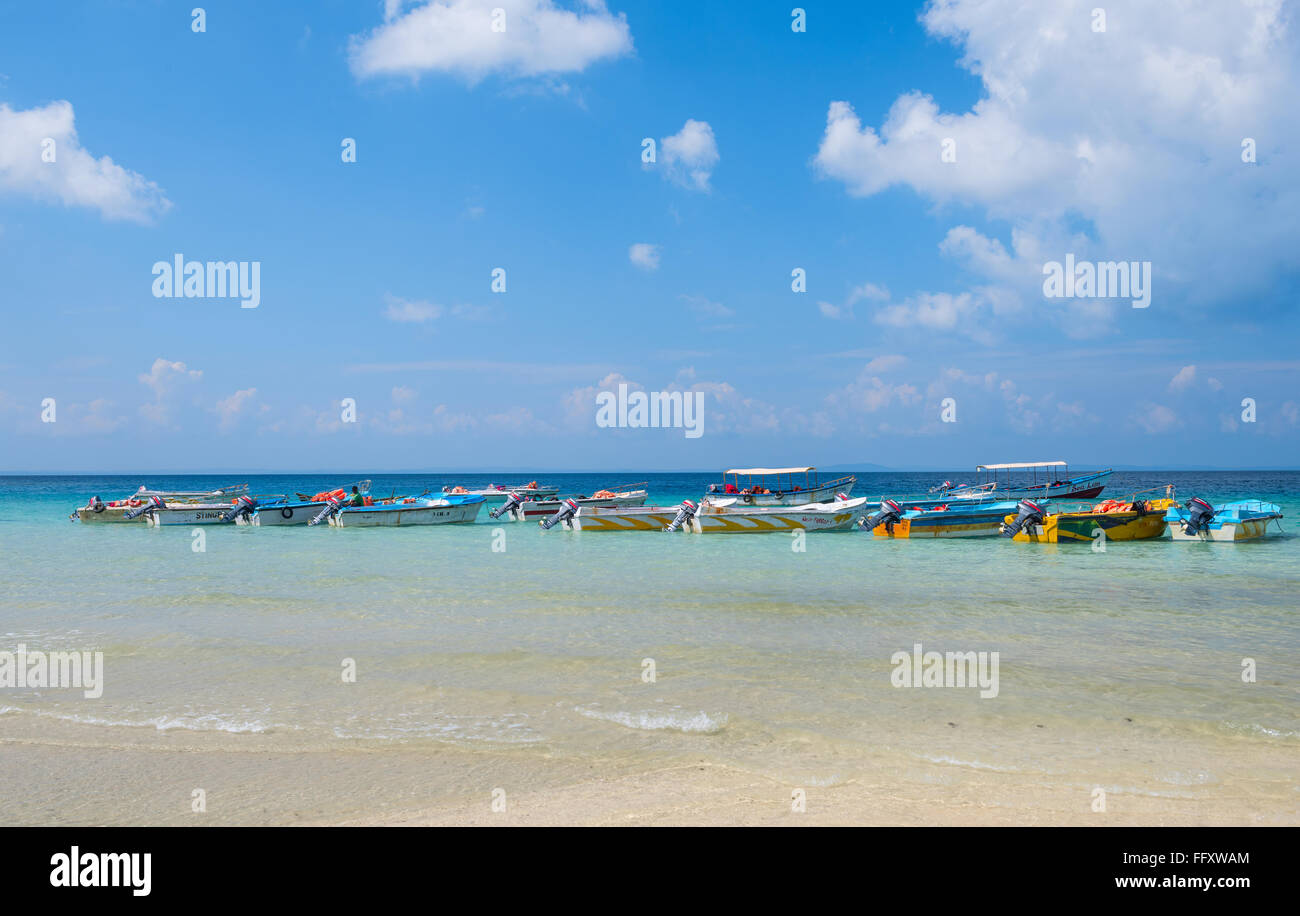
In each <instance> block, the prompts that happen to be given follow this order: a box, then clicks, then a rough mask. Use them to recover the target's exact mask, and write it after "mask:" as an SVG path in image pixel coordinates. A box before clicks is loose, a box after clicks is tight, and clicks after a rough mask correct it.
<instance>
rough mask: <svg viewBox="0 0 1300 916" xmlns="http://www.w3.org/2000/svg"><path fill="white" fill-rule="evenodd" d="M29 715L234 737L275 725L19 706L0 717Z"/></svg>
mask: <svg viewBox="0 0 1300 916" xmlns="http://www.w3.org/2000/svg"><path fill="white" fill-rule="evenodd" d="M10 713H26V714H28V715H33V716H41V717H43V718H47V719H58V720H59V721H61V722H75V723H77V724H78V725H101V726H106V727H109V728H151V727H152V728H156V729H157V730H158V731H160V732H165V731H170V730H171V729H174V728H179V729H184V730H186V731H195V732H208V731H218V732H228V733H230V734H234V735H242V734H262V733H264V732H269V731H271V730H272V728H273V726H271V725H267V724H266V723H264V722H259V721H257V720H255V719H253V720H240V719H232V718H228V717H226V716H220V715H216V714H215V713H209V714H205V715H198V716H194V715H183V716H154V717H153V718H150V719H143V720H138V721H133V720H130V719H103V718H100V717H98V716H80V715H73V714H71V713H60V712H48V711H46V710H40V709H22V708H20V707H17V706H3V707H0V715H8V714H10Z"/></svg>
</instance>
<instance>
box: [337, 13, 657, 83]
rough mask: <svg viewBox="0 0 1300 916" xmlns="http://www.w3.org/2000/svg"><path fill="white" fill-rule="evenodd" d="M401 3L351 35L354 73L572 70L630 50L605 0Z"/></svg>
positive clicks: (622, 22) (470, 76)
mask: <svg viewBox="0 0 1300 916" xmlns="http://www.w3.org/2000/svg"><path fill="white" fill-rule="evenodd" d="M404 6H405V4H403V3H401V2H394V0H386V2H385V6H384V24H383V25H380V26H378V27H377V28H375V29H374V30H372V31H371V32H369V33H367V34H365V35H354V36H353V37H352V41H351V46H350V58H351V65H352V72H353V73H354V74H355V75H356V76H357V77H359V78H367V77H375V76H406V77H410V78H412V79H416V78H418V77H419V76H420V75H421V74H424V73H450V74H455V75H457V76H460V77H462V78H464V79H466V80H468V81H469V82H470V83H476V82H478V81H479V80H481V79H483V78H484V77H485V76H487V75H489V74H492V73H499V74H502V75H505V76H522V77H532V76H543V75H547V74H555V73H572V72H577V71H581V70H584V69H586V68H587V67H588V66H590V65H591V64H593V63H595V62H597V61H600V60H604V59H607V58H616V57H620V56H622V55H624V54H629V53H631V51H632V33H631V31H630V30H629V29H628V25H627V19H626V18H625V17H624V15H623V14H622V13H619V14H617V15H614V14H612V13H610V12H609V10H608V9H607V8H606V6H605V4H604V2H603V0H583V2H582V3H581V4H580V8H578V9H572V10H571V9H565V8H564V7H562V6H561V5H559V4H557V3H555V2H553V0H442V2H430V3H425V4H423V5H421V6H418V7H415V8H414V9H411V10H409V11H407V12H403V8H404ZM495 9H501V10H504V11H505V28H504V30H499V31H493V16H494V14H493V11H494V10H495Z"/></svg>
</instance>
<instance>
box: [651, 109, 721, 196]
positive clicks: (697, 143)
mask: <svg viewBox="0 0 1300 916" xmlns="http://www.w3.org/2000/svg"><path fill="white" fill-rule="evenodd" d="M720 158H721V157H720V156H719V155H718V143H717V141H716V140H715V139H714V137H713V128H712V127H710V126H709V122H708V121H696V120H695V119H693V118H688V119H687V121H686V123H685V124H684V125H683V126H682V129H681V130H680V131H678V132H677V133H675V134H673V135H672V136H671V137H664V138H663V139H662V140H660V141H659V162H660V163H661V164H662V165H663V167H664V173H665V174H666V175H667V176H668V177H669V178H671V179H672V180H673V181H676V182H677V183H678V184H682V185H685V186H686V187H690V188H694V189H695V190H697V191H707V190H709V179H710V178H712V177H713V169H714V167H715V166H716V165H717V164H718V161H719V159H720Z"/></svg>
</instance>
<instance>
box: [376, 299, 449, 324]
mask: <svg viewBox="0 0 1300 916" xmlns="http://www.w3.org/2000/svg"><path fill="white" fill-rule="evenodd" d="M384 300H385V301H386V302H387V303H388V307H387V308H385V309H384V317H385V318H387V319H388V320H389V321H396V322H398V323H400V324H424V323H425V322H426V321H433V320H434V319H435V318H441V317H442V315H443V312H444V311H445V310H444V309H443V307H442V306H441V305H434V304H433V303H432V302H425V301H423V300H417V299H402V298H400V297H398V296H385V297H384Z"/></svg>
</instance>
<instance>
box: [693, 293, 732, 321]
mask: <svg viewBox="0 0 1300 916" xmlns="http://www.w3.org/2000/svg"><path fill="white" fill-rule="evenodd" d="M679 298H680V299H681V300H682V301H683V302H685V303H686V304H687V305H688V306H689V307H690V309H691V311H692V312H694V313H695V315H696V317H697V318H701V319H704V318H730V317H731V316H732V315H735V314H736V311H735V309H732V308H728V307H727V306H725V305H723V304H722V303H721V302H714V301H713V300H712V299H709V298H707V297H705V296H681V297H679Z"/></svg>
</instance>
